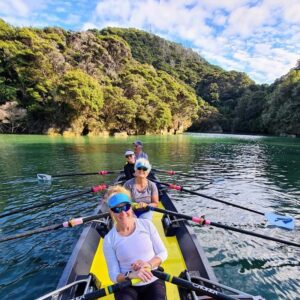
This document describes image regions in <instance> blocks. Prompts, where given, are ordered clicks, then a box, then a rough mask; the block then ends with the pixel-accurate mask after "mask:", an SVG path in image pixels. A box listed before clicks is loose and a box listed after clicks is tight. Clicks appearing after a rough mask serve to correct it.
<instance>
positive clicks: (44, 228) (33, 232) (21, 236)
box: [0, 212, 109, 243]
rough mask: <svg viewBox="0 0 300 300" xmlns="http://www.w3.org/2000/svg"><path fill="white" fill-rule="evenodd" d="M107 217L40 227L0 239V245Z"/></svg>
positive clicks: (88, 218) (73, 220) (93, 217)
mask: <svg viewBox="0 0 300 300" xmlns="http://www.w3.org/2000/svg"><path fill="white" fill-rule="evenodd" d="M107 216H109V213H108V212H107V213H102V214H97V215H92V216H88V217H82V218H75V219H71V220H69V221H65V222H63V223H59V224H53V225H49V226H46V227H40V228H37V229H33V230H29V231H26V232H23V233H19V234H15V235H11V236H8V237H4V238H1V239H0V243H3V242H6V241H11V240H16V239H20V238H23V237H27V236H31V235H34V234H38V233H42V232H47V231H52V230H57V229H60V228H67V227H75V226H77V225H81V224H84V223H86V222H89V221H92V220H97V219H101V218H105V217H107Z"/></svg>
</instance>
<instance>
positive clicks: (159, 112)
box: [0, 20, 300, 135]
mask: <svg viewBox="0 0 300 300" xmlns="http://www.w3.org/2000/svg"><path fill="white" fill-rule="evenodd" d="M299 72H300V71H299V65H298V67H296V68H295V69H294V70H291V72H290V73H289V74H287V75H286V76H283V77H282V78H281V79H279V80H277V81H276V82H275V83H274V84H272V85H270V86H268V85H256V84H255V83H254V82H253V81H252V80H251V79H250V78H249V77H248V76H247V75H246V74H245V73H240V72H236V71H230V72H226V71H224V70H222V69H221V68H219V67H216V66H213V65H210V64H209V63H208V62H207V61H206V60H205V59H203V58H202V57H201V56H199V55H198V54H197V53H195V52H193V51H192V50H190V49H185V48H183V47H182V46H180V45H178V44H175V43H172V42H169V41H166V40H164V39H162V38H160V37H157V36H155V35H153V34H149V33H147V32H143V31H140V30H136V29H120V28H106V29H103V30H101V31H99V30H89V31H86V32H72V31H65V30H63V29H60V28H44V29H34V28H15V27H12V26H10V25H9V24H7V23H5V22H3V21H1V20H0V122H1V123H0V131H1V132H4V133H7V132H24V133H47V134H64V135H68V134H69V135H74V134H75V135H82V134H84V135H85V134H90V135H99V134H114V133H118V132H123V133H125V132H126V133H127V134H147V133H176V132H182V131H184V130H195V131H210V132H211V131H214V132H244V133H271V134H272V133H275V134H283V133H284V134H297V135H298V134H300V129H299V124H300V122H299V116H300V108H299V106H300V100H299V98H300V92H299V90H300V87H299V85H300V84H299V82H300V79H299V76H300V75H299Z"/></svg>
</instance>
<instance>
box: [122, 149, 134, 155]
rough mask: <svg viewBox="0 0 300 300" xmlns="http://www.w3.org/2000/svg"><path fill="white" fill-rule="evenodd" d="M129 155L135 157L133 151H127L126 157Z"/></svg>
mask: <svg viewBox="0 0 300 300" xmlns="http://www.w3.org/2000/svg"><path fill="white" fill-rule="evenodd" d="M127 155H134V152H133V151H132V150H126V151H125V153H124V156H127Z"/></svg>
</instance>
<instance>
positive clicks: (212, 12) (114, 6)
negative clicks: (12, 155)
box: [0, 0, 300, 83]
mask: <svg viewBox="0 0 300 300" xmlns="http://www.w3.org/2000/svg"><path fill="white" fill-rule="evenodd" d="M94 1H95V3H94V7H93V10H90V11H85V9H86V8H87V7H89V8H90V9H92V8H91V5H92V4H93V1H92V2H90V1H89V0H77V1H76V2H75V1H74V2H73V1H65V0H38V1H37V0H11V1H7V0H0V18H4V19H5V20H6V21H7V22H9V23H11V24H13V25H18V26H22V25H23V26H24V25H25V26H29V25H32V26H47V25H51V26H52V25H57V26H64V27H67V28H68V26H69V28H73V29H74V28H75V29H77V28H81V29H82V30H86V29H89V28H99V29H101V28H103V27H107V26H114V27H135V28H139V29H143V30H146V31H151V32H152V33H154V34H157V35H159V36H161V37H164V38H168V39H171V40H173V41H177V42H179V43H182V44H188V45H189V46H190V47H192V48H195V49H197V51H198V52H199V53H200V54H201V55H202V56H203V57H204V58H205V59H207V60H208V61H209V62H211V63H214V64H218V65H220V66H221V67H223V68H224V69H226V70H230V69H235V70H238V71H247V73H248V74H249V75H251V77H252V78H253V79H255V80H257V81H258V82H269V83H270V82H272V81H274V80H275V79H276V78H277V77H280V76H282V75H283V74H285V73H287V72H288V71H289V69H290V68H292V67H294V66H295V64H296V61H297V60H298V59H299V54H300V30H299V24H300V13H299V11H300V1H299V0H286V1H282V0H260V1H258V0H226V1H218V0H201V1H200V0H176V1H175V0H160V1H158V0H101V1H100V0H94ZM79 12H80V14H79ZM62 16H63V17H62Z"/></svg>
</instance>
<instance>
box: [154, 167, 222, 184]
mask: <svg viewBox="0 0 300 300" xmlns="http://www.w3.org/2000/svg"><path fill="white" fill-rule="evenodd" d="M152 170H153V171H154V172H157V173H166V174H168V175H170V176H174V175H180V176H183V177H188V178H199V179H203V180H210V183H209V184H212V183H219V182H221V181H224V178H223V177H217V178H213V179H208V178H206V177H204V176H198V175H192V174H185V173H182V172H178V171H173V170H160V169H152Z"/></svg>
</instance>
